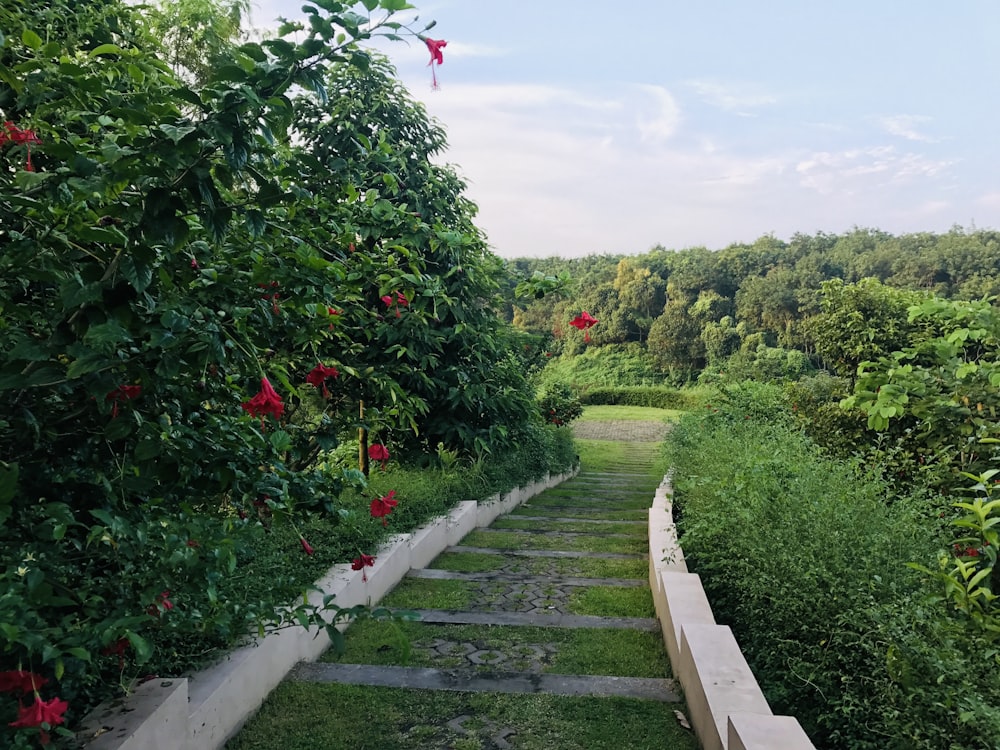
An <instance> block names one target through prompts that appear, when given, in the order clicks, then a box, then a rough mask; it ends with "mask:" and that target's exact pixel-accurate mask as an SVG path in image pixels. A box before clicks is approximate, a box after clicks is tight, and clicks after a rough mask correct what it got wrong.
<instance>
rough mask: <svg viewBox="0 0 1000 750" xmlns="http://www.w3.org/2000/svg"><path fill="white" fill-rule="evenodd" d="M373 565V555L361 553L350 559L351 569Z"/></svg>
mask: <svg viewBox="0 0 1000 750" xmlns="http://www.w3.org/2000/svg"><path fill="white" fill-rule="evenodd" d="M366 566H367V567H369V568H371V567H374V566H375V555H366V554H364V553H362V554H361V555H359V556H358V557H355V558H354V559H353V560H351V569H352V570H361V569H362V568H364V567H366Z"/></svg>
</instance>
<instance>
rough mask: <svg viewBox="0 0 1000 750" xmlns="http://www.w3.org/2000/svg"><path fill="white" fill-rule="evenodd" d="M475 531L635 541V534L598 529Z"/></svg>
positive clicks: (489, 529)
mask: <svg viewBox="0 0 1000 750" xmlns="http://www.w3.org/2000/svg"><path fill="white" fill-rule="evenodd" d="M476 531H478V532H480V533H484V534H536V535H537V534H544V535H546V536H555V537H560V536H565V537H573V538H577V537H586V536H599V537H601V538H610V539H635V534H608V533H606V532H603V531H601V530H600V529H594V530H593V531H562V530H561V529H505V528H499V529H495V528H493V527H492V526H478V527H476Z"/></svg>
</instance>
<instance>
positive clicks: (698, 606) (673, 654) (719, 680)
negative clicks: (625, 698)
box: [649, 475, 815, 750]
mask: <svg viewBox="0 0 1000 750" xmlns="http://www.w3.org/2000/svg"><path fill="white" fill-rule="evenodd" d="M670 495H671V486H670V477H669V475H668V476H666V477H664V478H663V482H662V483H661V484H660V486H659V487H658V488H657V490H656V494H655V495H654V498H653V505H652V507H651V508H650V509H649V585H650V588H651V589H652V590H653V602H654V604H655V606H656V616H657V618H658V619H659V620H660V626H661V630H662V632H663V640H664V643H665V645H666V648H667V654H668V655H669V656H670V663H671V664H672V665H673V667H674V674H675V676H676V677H677V679H678V681H679V682H680V684H681V687H682V688H683V689H684V696H685V699H686V700H687V705H688V714H689V718H690V720H691V725H692V726H693V727H694V731H695V734H696V735H697V736H698V740H699V742H700V743H701V746H702V748H703V750H815V747H814V746H813V744H812V742H810V740H809V738H808V737H807V736H806V733H805V732H804V731H803V730H802V727H801V726H800V725H799V722H798V720H797V719H795V718H793V717H791V716H774V715H773V714H772V713H771V708H770V707H769V706H768V704H767V700H766V699H765V698H764V694H763V693H762V692H761V689H760V686H759V685H758V684H757V680H756V678H755V677H754V676H753V672H752V671H751V670H750V666H749V665H748V664H747V661H746V659H745V658H744V656H743V653H742V652H741V651H740V647H739V644H737V642H736V639H735V638H734V637H733V633H732V631H731V630H730V629H729V628H728V627H726V626H723V625H717V624H716V623H715V616H714V615H713V614H712V608H711V606H710V605H709V603H708V597H706V596H705V590H704V588H702V585H701V578H700V577H699V576H698V575H697V574H695V573H689V572H688V569H687V564H686V563H685V562H684V553H683V551H682V550H681V548H680V544H679V543H678V541H677V529H676V528H675V526H674V521H673V515H672V513H671V501H670Z"/></svg>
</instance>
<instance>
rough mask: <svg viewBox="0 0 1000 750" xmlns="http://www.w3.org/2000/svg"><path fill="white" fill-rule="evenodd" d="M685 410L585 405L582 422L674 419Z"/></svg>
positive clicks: (661, 420)
mask: <svg viewBox="0 0 1000 750" xmlns="http://www.w3.org/2000/svg"><path fill="white" fill-rule="evenodd" d="M683 413H684V412H682V411H680V410H678V409H657V408H654V407H652V406H585V407H583V416H582V417H580V421H582V422H609V421H612V420H618V419H636V420H640V421H643V422H663V421H671V422H672V421H674V420H676V419H677V418H678V417H679V416H680V415H681V414H683Z"/></svg>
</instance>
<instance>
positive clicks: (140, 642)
mask: <svg viewBox="0 0 1000 750" xmlns="http://www.w3.org/2000/svg"><path fill="white" fill-rule="evenodd" d="M125 637H126V638H127V639H128V642H129V643H130V644H132V648H133V649H134V650H135V662H136V664H145V663H146V662H147V661H149V658H150V657H151V656H152V655H153V644H151V643H150V642H149V641H147V640H146V639H145V638H143V637H142V636H141V635H139V634H138V633H133V632H132V631H131V630H126V631H125Z"/></svg>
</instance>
